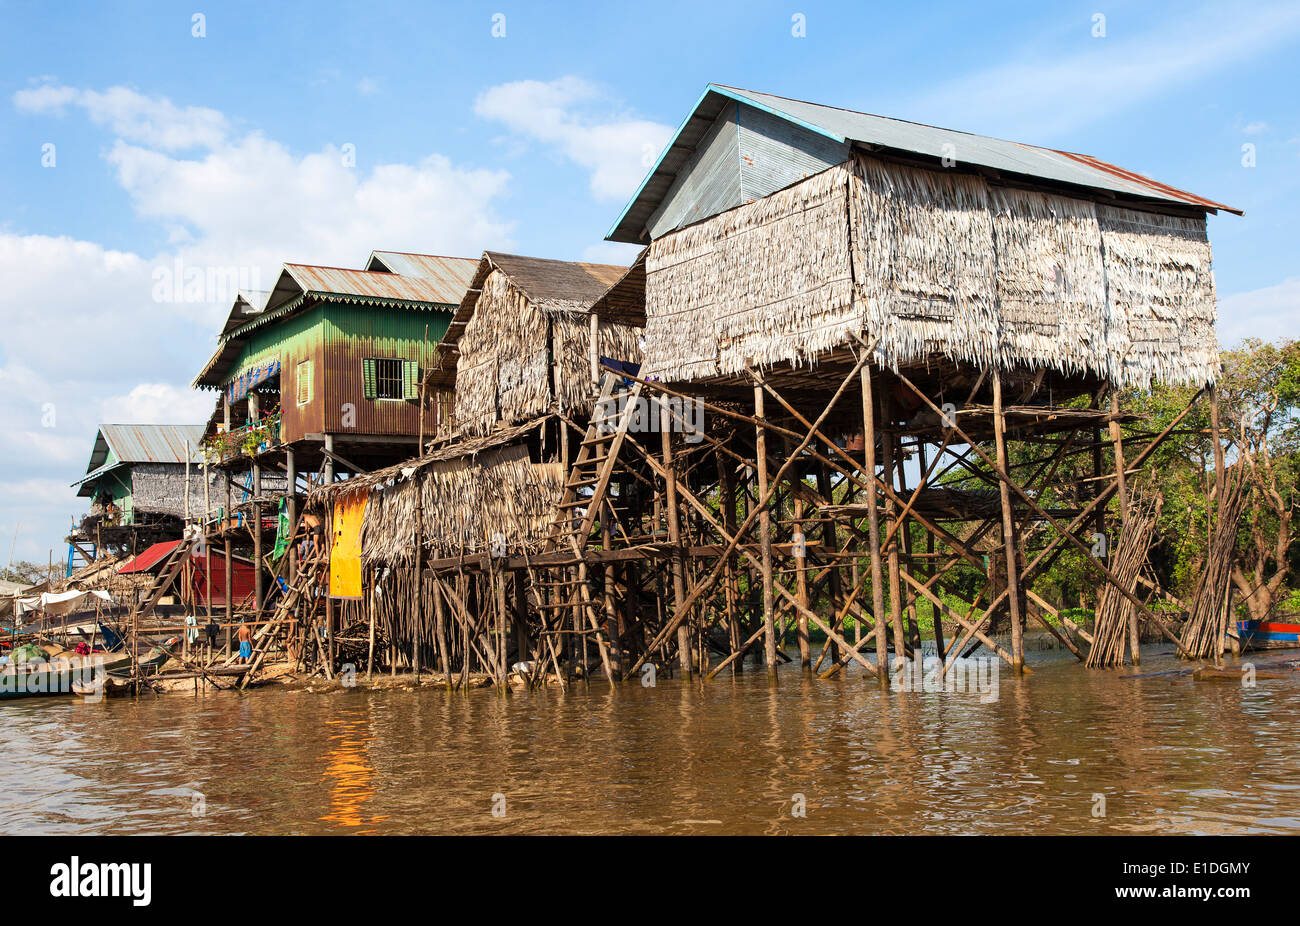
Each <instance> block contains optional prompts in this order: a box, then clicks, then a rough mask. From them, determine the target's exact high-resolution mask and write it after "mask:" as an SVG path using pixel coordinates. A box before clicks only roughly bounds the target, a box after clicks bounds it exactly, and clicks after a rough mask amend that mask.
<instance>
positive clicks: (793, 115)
mask: <svg viewBox="0 0 1300 926" xmlns="http://www.w3.org/2000/svg"><path fill="white" fill-rule="evenodd" d="M733 101H734V102H739V103H743V104H746V105H748V106H753V107H755V108H757V109H759V110H762V111H764V112H766V113H769V114H771V115H774V116H777V117H779V118H781V119H785V120H787V121H789V122H791V123H794V124H796V125H799V126H802V127H803V128H804V129H807V130H808V131H811V132H815V133H817V134H819V135H822V136H824V137H826V138H828V139H831V140H832V141H835V142H840V143H848V144H859V145H867V146H871V148H872V149H873V150H879V151H882V152H885V153H888V152H890V151H893V152H898V153H901V154H904V155H922V156H924V157H927V158H945V157H952V158H955V159H956V160H957V162H958V163H961V164H969V165H973V166H977V167H981V168H987V169H992V170H996V171H999V172H1004V173H1007V174H1013V175H1018V176H1020V177H1027V178H1030V179H1033V180H1040V181H1049V182H1052V183H1060V184H1067V185H1069V186H1072V187H1082V188H1088V189H1094V190H1101V191H1105V192H1106V193H1111V194H1121V195H1124V196H1128V197H1133V198H1135V199H1137V200H1146V201H1154V202H1163V203H1174V204H1177V205H1183V206H1192V207H1194V208H1197V209H1205V210H1209V211H1214V210H1218V209H1222V210H1224V211H1225V212H1233V213H1236V214H1238V215H1240V214H1241V210H1239V209H1235V208H1233V207H1232V206H1225V205H1224V204H1222V203H1217V202H1214V201H1213V200H1210V199H1205V198H1204V197H1201V196H1197V195H1196V194H1194V193H1188V192H1187V191H1185V190H1179V189H1177V188H1175V187H1172V186H1169V185H1167V184H1164V183H1160V182H1158V181H1155V180H1152V179H1150V178H1149V177H1143V176H1142V175H1140V174H1136V173H1133V172H1132V171H1129V170H1125V169H1124V168H1122V167H1117V166H1115V165H1114V164H1108V163H1106V162H1105V161H1102V160H1100V159H1098V158H1094V157H1091V156H1089V155H1084V154H1075V153H1072V152H1068V151H1056V150H1053V149H1051V148H1040V147H1037V146H1035V145H1025V144H1021V143H1019V142H1011V141H1003V140H1001V139H997V138H989V137H987V136H983V135H974V134H972V133H969V132H958V131H954V130H952V129H943V128H938V127H937V126H931V125H922V124H921V123H917V122H907V121H905V120H902V119H891V118H889V117H887V116H875V115H871V114H870V113H860V112H855V111H853V110H849V109H840V108H838V107H834V106H824V105H822V104H820V103H808V102H805V101H803V100H792V99H788V98H786V97H780V96H774V95H773V94H770V93H758V92H756V91H753V90H742V89H740V88H739V87H727V86H723V85H721V84H709V85H708V86H707V87H705V89H704V93H703V94H702V95H701V96H700V98H699V100H698V101H696V104H695V107H694V109H693V110H692V111H691V114H690V115H689V116H688V117H687V118H686V121H684V122H683V123H682V125H681V127H680V128H678V130H677V133H676V135H674V136H673V139H672V140H671V141H670V142H669V143H668V145H667V147H665V148H664V151H663V153H662V154H661V155H660V156H659V160H658V162H657V163H656V164H655V166H654V167H652V168H651V169H650V172H649V174H647V175H646V178H645V180H643V181H642V183H641V187H640V188H639V189H638V190H637V192H636V194H635V195H634V196H633V197H632V200H631V202H629V203H628V205H627V207H626V208H625V209H624V210H623V213H622V214H621V215H620V216H619V217H618V220H617V221H616V222H615V223H614V226H613V228H611V229H610V231H609V234H608V235H607V236H606V237H607V238H608V239H609V240H611V241H627V242H633V243H644V242H645V238H644V236H643V234H642V229H643V228H644V227H645V224H646V222H647V221H648V219H649V218H650V216H651V215H652V214H653V213H654V211H655V209H656V208H657V207H658V205H659V203H661V202H662V201H663V199H664V197H665V195H667V193H668V191H669V189H670V188H671V187H672V184H673V183H674V181H675V180H676V179H677V177H678V174H679V173H681V172H682V171H683V170H685V169H688V168H689V165H690V164H691V158H692V156H693V154H694V152H695V148H696V146H697V145H698V144H699V143H700V141H701V140H702V139H703V138H704V137H705V134H706V133H707V132H708V131H709V129H710V127H711V126H712V124H713V121H714V119H715V117H717V116H718V114H719V113H721V112H722V110H723V108H724V107H725V106H727V105H734V102H733Z"/></svg>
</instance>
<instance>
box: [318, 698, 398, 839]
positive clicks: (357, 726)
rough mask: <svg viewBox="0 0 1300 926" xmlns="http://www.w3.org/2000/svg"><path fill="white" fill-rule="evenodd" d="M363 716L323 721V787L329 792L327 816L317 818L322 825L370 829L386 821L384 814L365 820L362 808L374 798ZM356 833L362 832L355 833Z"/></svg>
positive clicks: (368, 738)
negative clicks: (324, 735)
mask: <svg viewBox="0 0 1300 926" xmlns="http://www.w3.org/2000/svg"><path fill="white" fill-rule="evenodd" d="M362 714H363V712H361V711H358V712H355V714H354V715H353V716H345V717H336V718H330V719H329V720H326V721H325V729H326V730H327V731H329V735H328V738H327V740H326V744H325V757H324V758H325V773H324V776H323V779H324V784H325V786H326V787H327V788H328V789H329V812H328V813H326V814H325V815H323V816H322V817H320V820H321V822H323V823H334V824H337V825H339V826H343V827H349V828H356V827H362V826H366V827H370V828H371V829H370V830H369V831H371V832H377V831H378V830H375V829H373V827H374V826H375V825H376V824H379V823H382V822H383V821H384V820H386V819H387V817H388V815H387V814H378V815H375V816H366V815H365V813H364V812H363V811H364V810H365V805H366V803H367V802H368V801H370V800H371V799H372V798H374V796H375V786H374V778H375V770H374V769H373V768H372V767H371V765H370V759H369V756H368V755H367V746H368V745H369V744H370V743H371V742H372V741H373V740H374V735H373V734H372V733H370V731H369V729H368V724H367V722H366V718H365V717H364V716H362ZM359 832H365V831H364V830H359Z"/></svg>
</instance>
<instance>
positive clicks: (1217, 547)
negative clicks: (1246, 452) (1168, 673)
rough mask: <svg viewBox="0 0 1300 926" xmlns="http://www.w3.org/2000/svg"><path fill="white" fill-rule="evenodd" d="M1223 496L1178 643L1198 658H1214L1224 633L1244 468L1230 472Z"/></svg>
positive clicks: (1243, 501)
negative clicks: (1189, 610) (1190, 611)
mask: <svg viewBox="0 0 1300 926" xmlns="http://www.w3.org/2000/svg"><path fill="white" fill-rule="evenodd" d="M1223 494H1224V497H1223V498H1221V499H1220V500H1219V505H1218V516H1217V518H1216V519H1215V522H1214V530H1213V531H1212V532H1211V534H1210V548H1209V549H1208V550H1207V551H1206V557H1205V565H1204V566H1203V567H1202V568H1201V574H1200V576H1199V577H1198V578H1197V580H1196V590H1195V591H1194V592H1193V593H1192V613H1191V615H1190V616H1189V617H1188V619H1187V623H1186V624H1184V625H1183V632H1182V637H1181V639H1180V641H1179V642H1181V643H1182V645H1183V649H1184V650H1186V651H1187V652H1188V653H1189V654H1191V656H1193V657H1194V658H1198V659H1205V658H1208V657H1212V656H1217V655H1218V653H1219V645H1220V642H1221V641H1222V640H1223V634H1224V632H1225V631H1226V630H1227V620H1228V613H1227V609H1228V586H1229V584H1230V583H1231V582H1232V566H1233V562H1234V559H1235V557H1234V551H1235V549H1236V546H1237V526H1238V525H1239V524H1240V523H1241V512H1242V509H1243V508H1244V507H1245V504H1246V479H1245V475H1244V467H1242V466H1234V467H1233V468H1232V469H1231V470H1229V475H1228V478H1227V480H1225V485H1224V493H1223Z"/></svg>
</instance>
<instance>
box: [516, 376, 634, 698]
mask: <svg viewBox="0 0 1300 926" xmlns="http://www.w3.org/2000/svg"><path fill="white" fill-rule="evenodd" d="M622 382H623V377H622V376H620V375H619V374H617V373H613V372H606V373H605V376H604V378H603V379H602V380H601V387H600V393H599V395H598V397H597V401H596V405H595V407H594V408H593V409H592V414H591V420H590V422H589V423H588V425H587V432H586V434H585V435H584V436H583V439H582V443H581V444H580V445H579V447H578V455H577V456H576V457H575V458H574V460H573V462H572V464H571V465H570V468H569V472H568V475H567V478H566V480H565V483H564V492H563V493H562V494H561V496H560V502H559V505H558V507H557V510H556V516H555V520H554V521H553V522H552V523H551V527H550V530H549V531H548V533H547V537H546V544H545V550H546V551H547V552H557V551H560V550H562V549H564V548H565V547H567V548H568V549H569V551H571V552H572V553H573V555H574V556H575V557H576V558H577V560H578V562H577V563H576V565H575V566H574V567H572V571H569V567H563V568H562V570H561V573H562V574H563V576H564V577H563V578H562V579H560V580H559V581H556V582H550V583H545V584H548V585H549V586H550V587H551V588H554V589H557V590H558V591H557V593H556V594H553V595H552V598H553V600H554V603H552V604H545V603H544V601H545V596H544V594H543V593H542V588H541V587H540V585H541V584H543V583H539V581H538V578H537V576H536V574H534V573H533V571H532V570H531V569H530V570H529V579H530V584H531V585H532V586H533V594H534V599H535V603H536V606H537V608H538V611H539V612H540V613H541V614H542V615H543V621H544V624H549V623H550V621H549V617H548V612H551V611H554V612H556V616H557V617H559V616H560V615H562V614H563V613H564V611H566V610H568V609H577V610H578V611H579V612H580V613H582V614H584V615H585V616H586V621H587V629H585V630H583V631H582V633H583V636H584V637H585V636H586V634H587V633H591V634H592V635H593V636H594V637H595V638H596V646H597V649H598V650H599V652H600V660H601V664H602V667H603V668H604V672H605V677H606V678H607V679H609V682H610V684H613V682H614V674H613V669H612V667H611V663H610V659H609V644H608V641H607V640H606V639H605V633H604V631H603V630H602V629H601V626H600V617H599V616H598V613H597V612H598V611H600V610H603V605H602V604H601V603H600V602H598V601H596V600H595V598H594V596H593V595H592V594H591V582H590V578H589V575H588V570H587V563H586V561H585V559H584V557H583V551H585V550H586V548H587V544H588V543H589V542H590V540H591V532H592V529H593V527H594V526H595V524H596V518H597V517H599V515H600V510H601V506H602V505H611V503H610V501H609V498H608V492H609V483H610V479H611V478H612V477H613V475H614V470H615V468H616V467H617V465H618V455H619V451H620V450H621V449H622V447H623V441H624V438H625V437H626V436H627V432H628V428H629V427H630V426H631V423H632V417H633V415H634V413H635V411H636V406H637V399H638V398H639V397H640V395H641V384H640V383H634V384H633V386H632V388H631V389H629V390H627V391H626V392H625V393H622V394H624V395H626V401H625V403H624V405H623V408H622V410H621V411H620V412H619V413H618V414H617V416H616V417H614V418H613V419H612V420H611V418H610V416H609V415H608V413H607V408H608V404H607V403H608V402H609V400H611V399H613V398H614V397H615V396H616V395H617V394H620V392H622V390H620V389H619V386H620V384H621V383H622ZM587 489H590V490H591V495H589V496H588V495H584V494H583V493H584V492H585V491H586V490H587ZM579 511H581V514H579ZM611 513H614V512H613V510H612V505H611ZM575 620H576V615H575ZM556 632H558V627H556V628H555V629H553V630H551V633H556Z"/></svg>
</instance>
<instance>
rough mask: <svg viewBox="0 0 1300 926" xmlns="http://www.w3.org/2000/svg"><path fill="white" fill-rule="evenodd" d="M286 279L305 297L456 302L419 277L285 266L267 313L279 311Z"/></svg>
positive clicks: (444, 303) (450, 303)
mask: <svg viewBox="0 0 1300 926" xmlns="http://www.w3.org/2000/svg"><path fill="white" fill-rule="evenodd" d="M285 277H289V278H290V279H291V280H292V281H293V283H294V284H296V285H297V287H298V289H299V290H300V291H301V292H302V293H313V294H318V295H329V296H371V297H373V298H376V299H396V300H399V301H402V302H427V303H431V304H434V305H454V304H455V303H456V301H457V300H455V299H451V300H449V299H447V298H446V296H445V294H444V292H443V289H444V287H440V286H438V285H437V284H436V283H434V282H432V281H430V280H426V279H422V278H420V277H408V276H402V275H401V274H398V273H381V272H379V271H375V270H345V269H344V268H342V267H314V266H311V265H310V264H285V265H284V271H283V272H282V273H281V275H280V281H279V282H278V283H276V287H275V290H274V292H273V293H272V295H271V299H270V300H269V301H268V302H267V308H268V309H273V308H275V307H276V305H277V303H278V301H279V300H278V299H277V298H276V297H277V296H278V295H279V294H280V293H281V291H282V290H283V289H284V288H285V286H284V284H285ZM295 295H297V294H295Z"/></svg>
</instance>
